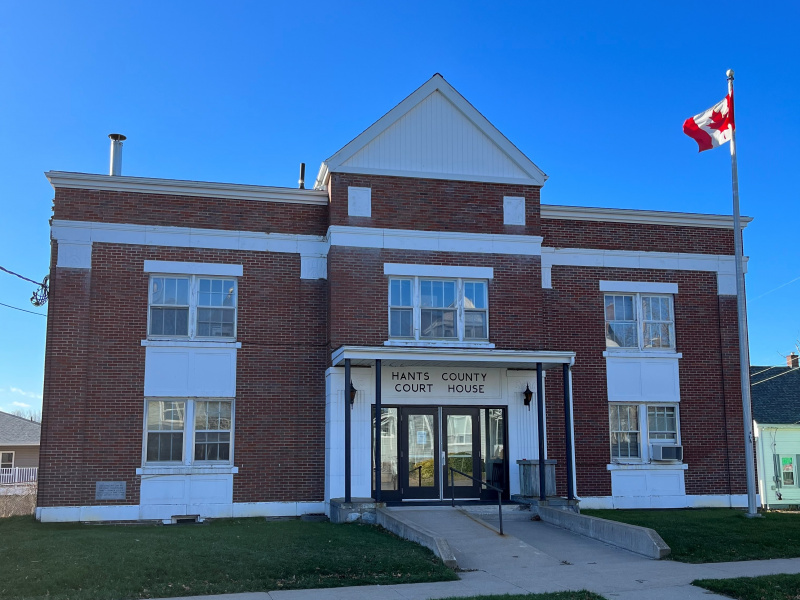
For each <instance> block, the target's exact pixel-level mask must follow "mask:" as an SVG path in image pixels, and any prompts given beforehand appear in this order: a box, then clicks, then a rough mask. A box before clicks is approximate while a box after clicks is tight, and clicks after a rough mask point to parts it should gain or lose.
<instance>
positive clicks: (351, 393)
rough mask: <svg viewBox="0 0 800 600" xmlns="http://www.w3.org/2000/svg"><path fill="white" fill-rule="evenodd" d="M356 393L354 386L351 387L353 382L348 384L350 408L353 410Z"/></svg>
mask: <svg viewBox="0 0 800 600" xmlns="http://www.w3.org/2000/svg"><path fill="white" fill-rule="evenodd" d="M356 393H358V390H357V389H356V386H354V385H353V382H352V381H351V382H350V408H353V405H354V404H355V403H356Z"/></svg>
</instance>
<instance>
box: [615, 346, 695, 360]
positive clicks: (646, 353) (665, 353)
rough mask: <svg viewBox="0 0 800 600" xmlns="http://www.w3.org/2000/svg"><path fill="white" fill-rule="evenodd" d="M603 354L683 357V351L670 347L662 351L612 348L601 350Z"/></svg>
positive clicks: (623, 356)
mask: <svg viewBox="0 0 800 600" xmlns="http://www.w3.org/2000/svg"><path fill="white" fill-rule="evenodd" d="M603 356H604V357H605V358H683V353H681V352H675V351H674V350H673V349H670V348H667V349H666V350H663V351H661V350H636V349H635V348H632V349H630V350H625V349H622V348H614V349H613V350H606V351H605V352H603Z"/></svg>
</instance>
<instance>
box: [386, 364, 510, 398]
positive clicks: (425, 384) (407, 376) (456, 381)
mask: <svg viewBox="0 0 800 600" xmlns="http://www.w3.org/2000/svg"><path fill="white" fill-rule="evenodd" d="M381 378H382V383H383V386H382V388H381V389H382V395H383V396H384V397H390V398H408V399H422V398H425V399H428V398H430V399H448V398H452V399H464V398H473V399H479V398H486V399H489V398H492V399H497V398H500V371H499V370H498V369H480V368H477V369H476V368H448V367H389V368H384V369H382V371H381Z"/></svg>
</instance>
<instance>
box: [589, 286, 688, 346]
mask: <svg viewBox="0 0 800 600" xmlns="http://www.w3.org/2000/svg"><path fill="white" fill-rule="evenodd" d="M609 296H630V297H632V298H633V321H631V322H632V323H634V324H635V325H634V330H635V331H636V345H635V346H612V345H609V343H608V324H609V323H610V322H613V321H616V319H611V320H609V319H608V315H606V314H605V311H606V305H607V302H608V300H607V298H608V297H609ZM645 298H666V299H667V300H669V310H670V314H671V315H672V319H671V320H670V321H653V320H648V321H646V320H645V318H644V299H645ZM603 319H604V327H603V335H604V336H605V339H606V349H607V350H610V351H613V352H675V348H676V341H675V298H674V297H673V295H672V294H663V293H652V292H631V291H619V292H616V291H612V290H605V291H603ZM647 323H666V324H667V325H668V327H669V335H670V341H671V342H672V344H671V345H670V346H662V347H652V346H650V347H646V346H645V344H644V328H645V324H647Z"/></svg>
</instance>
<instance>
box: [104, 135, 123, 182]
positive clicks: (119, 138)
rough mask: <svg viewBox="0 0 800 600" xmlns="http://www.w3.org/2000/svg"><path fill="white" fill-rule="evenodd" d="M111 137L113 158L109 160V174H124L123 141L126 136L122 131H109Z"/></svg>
mask: <svg viewBox="0 0 800 600" xmlns="http://www.w3.org/2000/svg"><path fill="white" fill-rule="evenodd" d="M108 137H109V138H110V139H111V159H110V160H109V166H108V174H109V175H122V142H124V141H125V140H126V139H128V138H126V137H125V136H124V135H122V134H121V133H109V134H108Z"/></svg>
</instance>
